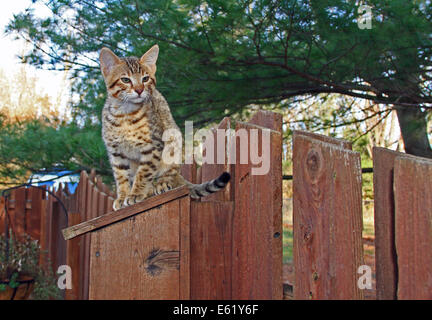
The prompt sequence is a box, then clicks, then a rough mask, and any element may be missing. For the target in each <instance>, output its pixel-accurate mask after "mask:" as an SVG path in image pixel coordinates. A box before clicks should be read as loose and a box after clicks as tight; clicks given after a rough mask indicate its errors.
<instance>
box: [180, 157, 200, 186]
mask: <svg viewBox="0 0 432 320" xmlns="http://www.w3.org/2000/svg"><path fill="white" fill-rule="evenodd" d="M180 172H181V175H182V176H183V178H185V179H186V180H187V181H189V182H192V183H197V182H196V181H197V180H196V179H197V177H196V176H197V167H196V163H195V162H194V163H192V164H183V165H182V166H181V169H180Z"/></svg>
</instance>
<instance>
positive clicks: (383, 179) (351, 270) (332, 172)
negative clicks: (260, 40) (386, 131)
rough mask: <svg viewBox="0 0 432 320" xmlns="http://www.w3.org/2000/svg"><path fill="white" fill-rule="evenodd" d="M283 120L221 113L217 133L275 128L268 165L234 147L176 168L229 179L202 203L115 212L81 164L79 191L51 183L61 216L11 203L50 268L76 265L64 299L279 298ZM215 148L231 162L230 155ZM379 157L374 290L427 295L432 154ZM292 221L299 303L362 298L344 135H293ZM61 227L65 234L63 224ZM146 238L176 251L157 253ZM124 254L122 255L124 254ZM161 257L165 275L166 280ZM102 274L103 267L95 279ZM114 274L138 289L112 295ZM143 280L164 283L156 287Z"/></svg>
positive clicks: (431, 277) (356, 161)
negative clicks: (258, 168)
mask: <svg viewBox="0 0 432 320" xmlns="http://www.w3.org/2000/svg"><path fill="white" fill-rule="evenodd" d="M281 126H282V119H281V117H280V116H279V115H277V114H274V113H271V112H258V113H257V114H255V115H254V117H253V118H252V119H251V120H250V121H249V122H248V123H242V122H236V123H235V125H234V124H233V123H232V121H231V120H230V119H229V118H225V119H224V120H223V121H222V122H221V123H220V124H219V126H218V127H219V128H223V129H229V128H232V129H235V130H236V131H238V130H239V129H245V130H246V131H247V132H248V133H250V130H252V129H258V136H259V137H261V136H262V134H263V132H264V131H263V130H266V129H265V128H267V129H269V130H267V131H266V132H269V133H270V142H269V146H268V149H267V150H268V152H270V155H271V159H272V160H271V166H270V169H269V174H267V175H262V176H258V175H252V174H251V172H252V171H251V169H252V167H254V165H252V164H251V161H248V162H247V164H245V163H240V162H239V159H240V149H239V148H238V145H237V146H236V150H235V153H236V156H237V157H236V159H237V162H236V163H234V164H204V165H203V166H201V167H200V168H199V169H197V166H196V165H195V164H192V165H184V166H183V168H182V174H183V175H184V176H185V177H186V178H187V179H188V180H190V181H192V182H195V183H199V182H201V181H206V180H209V179H212V178H214V177H216V176H217V175H219V174H220V173H221V172H222V171H228V172H230V174H231V176H232V181H231V182H230V184H229V185H228V187H227V188H226V189H225V190H224V191H223V192H219V193H216V194H213V195H211V196H209V197H206V198H203V199H201V201H195V200H190V199H189V197H187V190H185V189H184V188H183V189H182V188H180V189H176V190H172V191H169V192H167V193H166V194H163V195H159V196H155V197H153V198H151V199H149V200H147V201H145V202H143V203H140V204H137V205H135V206H132V207H128V208H125V209H122V210H119V211H116V212H110V211H111V207H112V201H113V198H114V195H113V194H112V193H111V192H110V190H109V189H108V188H107V187H106V186H105V185H103V184H102V183H101V181H100V180H99V179H97V177H95V175H94V174H90V175H87V173H85V172H83V173H82V174H81V178H80V183H79V185H78V187H77V189H76V192H75V193H74V194H69V192H68V191H67V190H65V189H64V188H60V189H59V190H58V191H57V195H58V197H59V198H60V199H62V202H64V203H65V204H66V207H67V210H68V224H67V225H66V220H65V215H64V214H63V212H62V208H61V206H59V203H58V202H57V201H56V200H55V199H54V198H53V197H51V196H47V195H46V194H45V193H44V192H42V191H41V190H38V189H32V188H23V189H17V190H14V191H13V192H12V194H11V196H10V198H9V200H8V203H7V206H8V212H9V213H10V215H11V217H12V220H13V221H14V224H15V225H14V226H15V229H16V230H21V231H23V232H24V231H27V232H28V233H30V234H31V235H32V236H33V237H35V238H37V239H40V241H41V244H42V247H43V248H45V249H47V250H48V251H49V252H50V254H51V257H52V260H53V265H54V266H58V265H61V264H68V265H69V266H70V267H71V268H72V281H73V286H72V290H66V293H65V298H66V299H88V298H107V299H109V298H118V297H120V298H137V297H138V298H142V297H144V298H152V299H157V298H166V297H171V298H181V299H189V298H191V299H282V179H281V177H282V166H281V154H282V152H281V151H282V149H281V148H282V135H281ZM214 134H215V136H216V135H217V132H216V131H215V132H214ZM247 136H248V137H249V138H250V136H251V135H250V134H249V135H247ZM249 138H248V139H249ZM229 139H232V138H230V137H229V136H228V137H225V138H224V140H223V141H222V143H223V144H224V145H227V144H228V142H229V141H228V140H229ZM236 139H237V138H236ZM215 141H216V140H215ZM258 141H261V139H259V140H258ZM247 142H249V140H248V141H247ZM215 143H221V141H220V140H219V142H215ZM256 147H257V149H258V150H259V152H262V150H264V147H266V148H267V146H263V145H261V143H259V144H258V145H257V146H256ZM216 149H217V148H216ZM218 157H220V158H225V159H226V153H224V154H218V153H216V154H215V159H217V158H218ZM248 160H250V159H248ZM373 162H374V163H373V166H374V181H373V183H374V204H375V263H376V268H375V269H376V297H377V299H432V268H430V266H431V265H432V196H431V190H432V160H429V159H424V158H419V157H414V156H409V155H406V154H404V153H399V152H394V151H390V150H387V149H383V148H374V153H373ZM2 207H3V205H2ZM168 218H169V219H168ZM293 220H294V225H293V228H294V230H293V231H294V239H293V245H294V248H293V261H294V269H295V281H294V284H293V285H294V298H295V299H364V296H365V294H364V290H362V289H361V288H360V287H359V285H358V280H359V278H360V277H361V276H362V273H361V272H360V273H359V270H361V268H360V267H361V266H364V264H365V262H364V258H363V245H362V231H363V226H362V176H361V162H360V155H359V153H357V152H353V151H352V147H351V144H350V143H349V142H347V141H343V140H339V139H334V138H330V137H325V136H321V135H317V134H312V133H308V132H302V131H296V132H294V134H293ZM20 221H24V222H20ZM20 223H21V224H20ZM66 226H69V228H68V229H66V230H65V231H66V232H65V234H66V235H67V237H68V238H70V240H67V241H65V240H64V239H63V238H62V237H61V233H60V230H61V229H64V228H65V227H66ZM0 227H2V221H1V219H0ZM2 228H3V227H2ZM1 230H3V229H1ZM125 230H126V231H125ZM138 230H141V231H142V230H144V231H145V232H144V231H142V232H138ZM113 238H115V239H113ZM111 239H112V241H111ZM116 239H117V240H116ZM118 239H120V240H118ZM116 243H121V245H118V244H116ZM148 243H151V244H153V245H154V246H156V245H157V246H160V247H161V248H162V247H164V246H165V248H172V250H168V249H167V250H165V251H163V250H160V251H154V250H152V249H154V248H155V247H152V246H151V245H147V244H148ZM140 244H143V245H142V246H141V245H140ZM144 244H146V245H144ZM132 248H134V249H133V250H132ZM144 248H145V250H150V253H151V254H150V255H149V256H148V257H147V253H145V254H143V253H142V252H141V251H140V250H144ZM115 250H117V251H115ZM127 250H130V251H131V252H130V254H129V255H126V257H127V259H129V260H127V261H130V262H128V263H126V262H125V261H126V260H125V259H123V260H124V261H122V259H121V258H120V257H121V255H122V254H125V252H126V251H127ZM114 252H116V254H115V255H114ZM164 252H165V253H164ZM175 252H177V253H175ZM162 256H164V258H162ZM109 257H111V258H110V259H108V258H109ZM158 259H159V260H158ZM173 259H178V269H176V268H172V264H171V263H172V261H173ZM101 261H103V262H104V263H101ZM109 261H114V264H113V265H110V263H109ZM140 261H141V262H140ZM152 261H153V262H152ZM155 261H157V262H155ZM163 261H165V262H163ZM166 261H168V264H167V262H166ZM152 263H153V264H152ZM164 265H166V266H168V267H167V268H168V269H169V270H170V271H169V272H168V271H167V273H166V274H164V273H161V274H162V275H164V276H162V275H158V273H157V272H155V270H159V269H158V268H162V269H163V266H164ZM370 267H373V266H370ZM142 268H145V270H144V271H146V272H147V273H149V272H150V274H151V275H152V277H149V276H148V275H147V276H145V275H144V274H143V273H142V271H143V269H142ZM372 269H373V268H372ZM92 270H93V272H92ZM363 270H364V269H363ZM95 272H99V273H100V272H102V273H106V272H108V275H105V277H102V278H98V277H95V276H94V275H95V274H96V273H95ZM144 273H145V272H144ZM119 274H121V275H123V276H122V277H120V278H118V277H117V275H119ZM191 275H193V276H191ZM109 277H112V278H115V279H119V280H118V281H126V280H127V281H126V282H125V283H124V284H123V286H124V287H125V288H126V289H127V286H133V287H134V288H135V289H134V290H123V291H122V290H117V291H116V290H115V288H114V287H112V288H111V287H110V286H109V281H110V279H109ZM116 277H117V278H116ZM155 277H156V278H155ZM124 279H126V280H124ZM137 281H138V282H139V283H140V284H137ZM143 284H146V285H148V286H149V288H158V290H160V291H158V294H156V295H150V291H146V290H145V289H143V288H145V287H146V286H145V285H143ZM117 287H118V284H117ZM174 288H175V289H174ZM141 289H142V291H139V290H141ZM366 290H367V289H366ZM173 292H174V295H170V294H173ZM89 294H90V295H89ZM116 294H117V296H116Z"/></svg>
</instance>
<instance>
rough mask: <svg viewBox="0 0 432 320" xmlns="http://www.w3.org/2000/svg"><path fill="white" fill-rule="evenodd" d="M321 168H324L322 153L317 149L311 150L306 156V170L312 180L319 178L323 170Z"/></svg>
mask: <svg viewBox="0 0 432 320" xmlns="http://www.w3.org/2000/svg"><path fill="white" fill-rule="evenodd" d="M321 168H322V157H321V154H320V153H319V152H318V151H317V150H315V149H312V150H310V151H309V152H308V154H307V156H306V172H307V174H308V176H309V178H310V179H311V180H312V181H315V180H317V179H318V176H319V174H320V172H321Z"/></svg>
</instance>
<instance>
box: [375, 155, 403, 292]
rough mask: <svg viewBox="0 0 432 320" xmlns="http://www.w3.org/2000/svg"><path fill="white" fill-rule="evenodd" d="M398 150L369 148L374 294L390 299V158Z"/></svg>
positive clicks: (393, 280)
mask: <svg viewBox="0 0 432 320" xmlns="http://www.w3.org/2000/svg"><path fill="white" fill-rule="evenodd" d="M398 155H401V153H399V152H395V151H391V150H389V149H385V148H378V147H374V148H373V168H374V175H373V184H374V227H375V266H376V296H377V299H378V300H393V299H396V296H397V277H398V275H397V260H396V259H397V257H396V246H395V208H394V193H393V172H394V160H395V158H396V157H397V156H398Z"/></svg>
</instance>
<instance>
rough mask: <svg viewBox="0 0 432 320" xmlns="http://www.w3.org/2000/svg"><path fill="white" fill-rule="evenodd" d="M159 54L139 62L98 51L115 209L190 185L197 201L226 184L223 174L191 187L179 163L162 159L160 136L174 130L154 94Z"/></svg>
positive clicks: (155, 51)
mask: <svg viewBox="0 0 432 320" xmlns="http://www.w3.org/2000/svg"><path fill="white" fill-rule="evenodd" d="M158 54H159V47H158V46H157V45H154V46H153V47H152V48H150V50H148V51H147V52H146V53H145V54H144V55H143V56H142V57H141V58H136V57H126V58H119V57H117V56H116V55H115V54H114V53H113V52H112V51H111V50H109V49H108V48H102V50H101V52H100V57H99V60H100V65H101V71H102V74H103V77H104V79H105V84H106V87H107V91H108V97H107V99H106V102H105V106H104V108H103V111H102V137H103V140H104V142H105V145H106V148H107V151H108V156H109V160H110V163H111V166H112V169H113V173H114V178H115V181H116V186H117V199H116V200H115V201H114V205H113V208H114V210H118V209H120V208H121V207H124V206H128V205H132V204H134V203H137V202H140V201H142V200H144V199H146V198H148V197H150V196H152V195H154V194H160V193H162V192H165V191H167V190H169V189H172V188H177V187H179V186H182V185H187V186H188V187H189V190H190V195H191V197H193V198H199V197H202V196H206V195H208V194H210V193H213V192H216V191H219V190H221V189H222V188H224V187H225V186H226V184H227V183H228V181H229V180H230V175H229V174H228V173H226V172H224V173H223V174H222V175H221V176H220V177H219V178H217V179H214V180H211V181H208V182H205V183H203V184H192V183H190V182H189V181H187V180H185V179H184V178H183V177H182V176H181V175H180V165H179V164H166V163H165V162H164V161H163V159H162V153H163V150H164V148H167V147H168V146H169V142H170V141H168V142H167V143H164V141H163V140H162V134H163V132H164V131H165V130H167V129H176V130H178V127H177V125H176V123H175V122H174V119H173V117H172V115H171V111H170V109H169V106H168V103H167V102H166V100H165V99H164V97H163V96H162V94H161V93H160V92H159V91H158V90H156V78H155V73H156V60H157V57H158ZM171 141H172V140H171ZM169 150H170V149H169Z"/></svg>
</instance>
